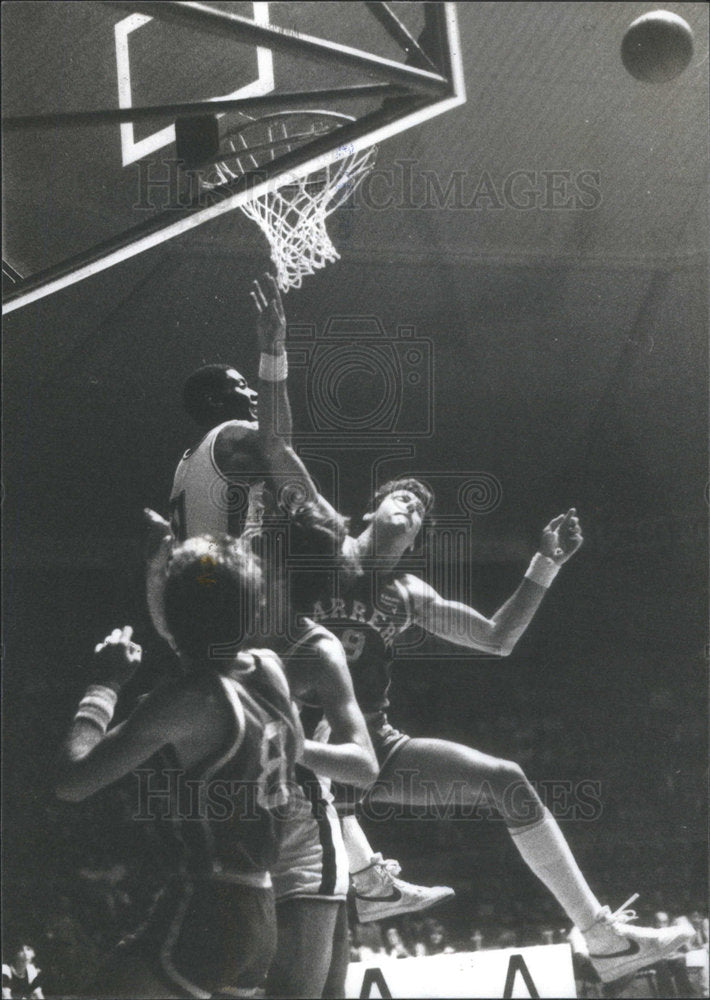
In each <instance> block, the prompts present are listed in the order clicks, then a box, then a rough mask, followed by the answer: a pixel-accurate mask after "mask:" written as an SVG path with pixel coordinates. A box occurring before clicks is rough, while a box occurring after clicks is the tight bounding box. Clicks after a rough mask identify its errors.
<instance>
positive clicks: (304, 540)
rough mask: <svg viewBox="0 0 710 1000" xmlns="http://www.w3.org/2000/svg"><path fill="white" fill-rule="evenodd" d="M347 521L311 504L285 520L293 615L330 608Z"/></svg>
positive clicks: (289, 595) (290, 601) (341, 566)
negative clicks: (319, 606)
mask: <svg viewBox="0 0 710 1000" xmlns="http://www.w3.org/2000/svg"><path fill="white" fill-rule="evenodd" d="M348 524H349V522H348V519H347V518H344V517H341V516H340V515H339V514H330V513H326V512H324V511H322V510H320V509H319V508H318V507H317V506H315V505H314V504H311V503H307V504H304V505H303V506H302V507H299V508H298V509H297V510H295V511H294V512H293V513H292V514H291V517H290V519H289V526H288V555H289V556H290V557H292V568H291V569H290V570H289V572H288V577H287V580H286V581H285V582H286V583H287V587H288V602H289V605H290V608H291V612H292V614H294V615H308V614H309V613H311V612H312V611H313V606H314V605H315V604H316V603H318V602H320V603H321V604H326V605H327V604H330V603H331V601H332V599H333V596H334V594H333V587H334V584H335V577H336V572H337V570H339V569H340V570H343V568H344V567H343V560H342V555H341V552H342V547H343V541H344V540H345V536H346V535H347V534H348Z"/></svg>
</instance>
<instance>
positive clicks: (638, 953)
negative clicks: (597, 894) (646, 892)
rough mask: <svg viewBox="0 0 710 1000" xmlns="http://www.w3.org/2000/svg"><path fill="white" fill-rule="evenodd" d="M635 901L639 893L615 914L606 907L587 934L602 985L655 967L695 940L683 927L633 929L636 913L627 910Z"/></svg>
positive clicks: (590, 950) (592, 958) (590, 955)
mask: <svg viewBox="0 0 710 1000" xmlns="http://www.w3.org/2000/svg"><path fill="white" fill-rule="evenodd" d="M636 899H638V893H636V894H635V895H634V896H632V897H631V899H628V900H627V901H626V902H625V903H624V904H623V906H620V907H619V909H618V910H616V911H615V912H614V913H612V912H611V910H610V909H609V907H608V906H605V907H604V909H603V910H602V911H601V913H600V914H599V917H598V918H597V920H596V922H595V923H594V924H592V926H591V927H590V928H589V930H587V931H585V932H584V937H585V940H586V942H587V945H588V947H589V957H590V959H591V961H592V964H593V965H594V968H595V969H596V971H597V973H598V975H599V978H600V979H601V981H602V982H603V983H611V982H613V981H614V980H615V979H620V978H621V977H622V976H628V975H630V974H633V973H634V972H638V970H639V969H643V968H645V967H646V966H647V965H654V964H655V963H656V962H658V961H660V960H661V959H662V958H666V957H667V956H668V955H672V954H673V952H674V951H676V950H677V949H678V948H679V947H680V946H681V945H684V944H687V942H688V941H689V940H690V939H691V937H692V934H690V933H689V932H688V928H687V927H683V926H680V927H661V928H658V929H655V928H652V927H630V926H629V922H630V921H632V920H636V913H635V911H634V910H629V909H627V907H628V906H629V905H630V904H631V903H633V902H634V901H635V900H636Z"/></svg>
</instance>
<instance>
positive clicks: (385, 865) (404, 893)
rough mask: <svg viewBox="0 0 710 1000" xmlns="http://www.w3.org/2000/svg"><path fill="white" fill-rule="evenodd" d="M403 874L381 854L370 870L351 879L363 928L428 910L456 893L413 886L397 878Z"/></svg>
mask: <svg viewBox="0 0 710 1000" xmlns="http://www.w3.org/2000/svg"><path fill="white" fill-rule="evenodd" d="M401 870H402V869H401V867H400V865H399V864H398V863H397V862H396V861H392V860H387V861H385V860H384V859H383V857H382V855H381V854H375V855H374V857H373V858H372V861H371V863H370V864H369V865H368V866H367V868H363V869H362V871H359V872H356V873H355V874H354V875H353V876H352V880H353V889H354V895H355V905H356V908H357V916H358V920H359V921H360V923H361V924H367V923H369V922H370V921H371V920H385V919H389V918H390V917H396V916H398V915H399V914H400V913H415V912H417V911H418V910H428V909H429V907H430V906H434V905H435V904H436V903H441V902H442V901H443V900H445V899H450V898H451V897H452V896H453V895H454V890H453V889H450V888H449V887H448V886H445V885H433V886H423V885H410V883H409V882H405V881H404V880H403V879H400V878H397V875H399V873H400V871H401Z"/></svg>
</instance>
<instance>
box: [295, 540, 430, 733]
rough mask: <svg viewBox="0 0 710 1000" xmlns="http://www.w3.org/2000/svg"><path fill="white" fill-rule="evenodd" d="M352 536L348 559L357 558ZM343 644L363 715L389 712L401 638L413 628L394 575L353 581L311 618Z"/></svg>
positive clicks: (404, 593) (345, 546) (365, 575)
mask: <svg viewBox="0 0 710 1000" xmlns="http://www.w3.org/2000/svg"><path fill="white" fill-rule="evenodd" d="M353 545H354V539H353V538H352V537H351V536H347V537H346V538H345V541H344V543H343V557H344V558H345V559H348V560H349V559H351V558H352V556H353V551H352V550H353ZM310 617H311V618H312V619H313V621H315V622H317V623H318V624H319V625H324V626H325V627H326V628H327V629H328V630H329V631H330V632H332V633H333V634H334V635H336V636H337V637H338V639H340V641H341V643H342V644H343V649H344V650H345V655H346V657H347V660H348V666H349V668H350V674H351V676H352V680H353V687H354V689H355V697H356V698H357V702H358V704H359V705H360V708H361V709H362V711H363V713H364V714H365V715H369V714H372V713H379V712H384V711H385V710H386V709H387V708H388V707H389V701H388V700H387V693H388V690H389V686H390V682H391V678H392V648H393V644H394V640H395V638H396V637H397V636H398V635H399V634H400V633H401V632H404V630H405V629H407V628H409V626H410V625H411V624H412V611H411V607H410V600H409V595H408V593H407V589H406V587H405V586H404V584H403V583H402V582H401V580H399V579H398V578H397V577H396V576H393V574H392V573H381V572H378V571H367V570H366V571H365V572H363V573H362V574H361V575H359V576H357V577H356V578H355V579H352V580H349V581H348V582H347V583H346V584H345V585H343V586H342V587H341V588H340V589H339V590H338V596H337V597H334V598H333V599H332V600H331V601H330V602H329V603H325V604H323V603H318V604H316V605H315V606H314V608H313V612H312V614H311V615H310Z"/></svg>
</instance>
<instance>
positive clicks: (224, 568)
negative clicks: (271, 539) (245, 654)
mask: <svg viewBox="0 0 710 1000" xmlns="http://www.w3.org/2000/svg"><path fill="white" fill-rule="evenodd" d="M260 605H261V565H260V561H259V559H258V558H257V557H256V556H255V555H254V554H253V553H251V552H250V551H248V550H247V548H246V547H245V546H242V545H240V544H239V542H237V541H236V540H235V539H234V538H232V537H230V536H229V535H218V536H212V535H198V536H196V537H194V538H189V539H188V540H187V541H186V542H183V543H182V544H181V545H178V546H177V547H176V548H175V549H173V553H172V556H171V559H170V564H169V566H168V573H167V580H166V584H165V620H166V624H167V626H168V629H169V630H170V633H171V635H172V636H173V638H174V640H175V643H176V645H177V648H178V650H179V651H180V652H181V653H183V654H185V655H186V656H188V657H189V658H190V660H192V661H193V662H195V663H198V664H200V665H206V664H207V663H208V662H209V661H210V660H211V659H212V658H213V657H212V655H211V651H213V650H214V649H216V648H221V649H224V648H226V647H230V648H233V649H234V651H235V652H236V651H237V650H238V648H239V645H240V644H241V643H242V642H243V640H244V639H245V637H246V636H247V635H248V634H249V633H250V632H253V630H254V627H255V624H256V620H257V617H258V614H259V608H260Z"/></svg>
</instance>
